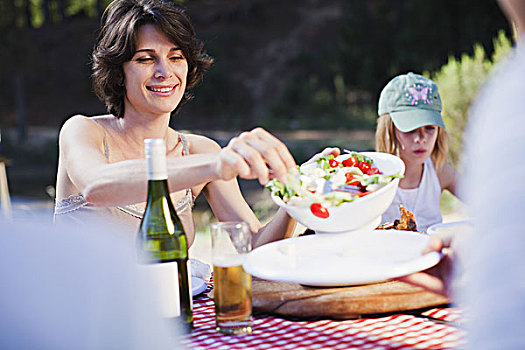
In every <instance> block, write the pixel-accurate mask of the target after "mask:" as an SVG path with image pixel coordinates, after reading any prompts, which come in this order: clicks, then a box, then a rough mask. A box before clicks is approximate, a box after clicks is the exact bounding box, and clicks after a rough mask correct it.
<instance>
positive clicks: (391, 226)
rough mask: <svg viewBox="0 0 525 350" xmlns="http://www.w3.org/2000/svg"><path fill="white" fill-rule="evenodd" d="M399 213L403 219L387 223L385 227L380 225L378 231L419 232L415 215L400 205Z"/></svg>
mask: <svg viewBox="0 0 525 350" xmlns="http://www.w3.org/2000/svg"><path fill="white" fill-rule="evenodd" d="M399 211H400V212H401V218H400V219H399V220H398V219H396V220H394V222H387V223H385V224H383V225H379V226H378V227H377V230H403V231H416V232H421V233H423V231H418V229H417V224H416V219H415V218H414V213H412V212H411V211H410V210H408V209H407V208H405V207H404V206H403V204H400V205H399Z"/></svg>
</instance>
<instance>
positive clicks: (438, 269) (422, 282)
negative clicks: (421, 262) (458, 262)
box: [396, 233, 454, 297]
mask: <svg viewBox="0 0 525 350" xmlns="http://www.w3.org/2000/svg"><path fill="white" fill-rule="evenodd" d="M452 241H453V234H452V233H447V234H441V235H440V234H435V235H432V236H431V237H430V241H429V243H428V245H427V246H426V248H425V249H424V251H423V254H426V253H430V252H442V254H443V257H442V259H441V261H440V262H439V263H438V264H437V265H436V266H434V267H431V268H430V269H428V270H425V271H423V272H418V273H414V274H411V275H408V276H403V277H399V278H396V280H398V281H402V282H406V283H410V284H413V285H415V286H418V287H422V288H425V289H426V290H428V291H430V292H433V293H436V294H439V295H443V296H446V297H448V296H449V288H450V284H451V281H452V269H453V267H454V256H453V250H452V249H451V248H450V247H451V245H452Z"/></svg>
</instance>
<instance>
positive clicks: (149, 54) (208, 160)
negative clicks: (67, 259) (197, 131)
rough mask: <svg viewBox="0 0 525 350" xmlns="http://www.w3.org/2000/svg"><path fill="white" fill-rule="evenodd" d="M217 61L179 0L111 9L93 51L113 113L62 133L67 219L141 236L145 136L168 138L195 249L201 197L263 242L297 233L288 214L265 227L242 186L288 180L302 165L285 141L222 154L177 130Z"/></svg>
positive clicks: (242, 144)
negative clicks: (104, 223)
mask: <svg viewBox="0 0 525 350" xmlns="http://www.w3.org/2000/svg"><path fill="white" fill-rule="evenodd" d="M211 63H212V59H211V58H210V57H209V56H208V55H206V53H205V52H204V51H203V49H202V43H201V42H200V41H199V40H198V39H197V38H196V37H195V34H194V30H193V27H192V24H191V22H190V21H189V19H188V17H187V16H186V15H185V13H184V11H183V10H181V9H180V8H178V7H176V6H175V5H174V4H173V2H168V1H162V0H116V1H114V2H112V3H111V4H110V5H109V6H108V8H107V9H106V11H105V13H104V15H103V18H102V27H101V30H100V33H99V36H98V38H97V42H96V45H95V48H94V51H93V86H94V90H95V92H96V94H97V96H98V97H99V98H100V99H101V100H102V101H103V102H104V103H105V104H106V106H107V109H108V111H109V114H107V115H101V116H94V117H86V116H81V115H76V116H73V117H72V118H70V119H69V120H67V121H66V123H64V125H63V127H62V129H61V131H60V137H59V148H60V155H59V164H58V173H57V194H56V200H57V201H56V207H55V221H56V222H57V223H59V222H61V221H66V222H67V221H76V222H80V223H85V222H86V221H89V220H92V219H99V218H100V217H101V216H102V217H103V218H105V219H107V220H111V221H114V222H117V223H119V224H120V225H121V227H123V228H124V229H126V230H127V231H129V232H130V233H136V232H137V230H138V226H139V223H140V219H141V216H142V213H143V211H144V204H145V203H144V201H145V199H146V192H147V183H146V161H145V159H144V139H145V138H163V139H164V140H165V143H166V146H167V151H166V155H167V159H168V183H169V188H170V191H172V193H171V197H172V200H173V202H174V203H175V207H176V210H177V212H178V214H179V216H180V218H181V221H182V223H183V226H184V228H185V231H186V234H187V237H188V242H189V244H190V245H191V244H192V243H193V241H194V238H195V225H194V221H193V217H192V204H193V202H194V199H195V197H196V196H197V195H199V194H200V193H201V192H203V193H204V195H205V196H206V198H207V200H208V203H209V205H210V207H211V209H212V210H213V212H214V214H215V216H216V217H217V219H218V220H220V221H246V222H248V223H249V225H250V227H251V229H252V231H253V233H254V237H253V239H254V240H253V242H254V245H255V246H257V245H261V244H264V243H267V242H270V241H274V240H277V239H280V238H282V237H283V236H284V235H285V234H287V233H289V232H290V231H291V230H293V229H294V227H295V222H294V221H293V220H292V219H291V218H290V217H289V216H288V215H287V214H286V213H285V212H284V211H282V210H280V211H279V212H278V213H277V214H276V216H275V217H274V218H273V220H272V221H271V222H269V223H268V224H267V225H266V226H264V227H263V226H262V225H261V223H260V222H259V220H258V219H257V218H256V216H255V215H254V213H253V212H252V210H251V209H250V208H249V206H248V204H247V203H246V201H245V200H244V198H243V197H242V194H241V192H240V189H239V186H238V183H237V180H236V177H237V176H240V177H242V178H245V179H258V180H259V182H260V183H261V184H265V183H266V182H267V181H268V179H269V176H270V173H272V174H274V176H276V177H278V178H281V179H282V178H283V177H284V175H285V174H286V173H287V172H288V171H289V170H291V169H294V168H295V167H296V164H295V161H294V159H293V157H292V156H291V154H290V152H289V151H288V149H287V148H286V146H285V145H284V144H283V143H282V142H281V141H279V140H278V139H277V138H275V137H274V136H273V135H271V134H270V133H268V132H267V131H265V130H263V129H261V128H256V129H254V130H252V131H249V132H243V133H241V134H240V135H239V136H238V137H234V138H233V139H232V140H231V141H230V142H229V144H228V145H227V146H226V147H224V148H221V147H220V146H219V145H218V144H217V143H215V142H214V141H212V140H211V139H209V138H207V137H204V136H199V135H192V134H183V133H180V132H178V131H176V130H174V129H172V128H171V127H170V126H169V123H170V118H171V116H172V115H175V114H176V112H177V111H178V110H179V108H180V107H181V105H182V104H183V103H185V102H186V101H187V100H188V99H190V97H191V94H190V90H191V88H193V87H194V86H195V85H196V84H197V83H198V82H199V81H200V80H201V79H202V77H203V74H204V72H205V71H206V69H207V68H208V67H209V66H210V65H211ZM270 170H271V172H270Z"/></svg>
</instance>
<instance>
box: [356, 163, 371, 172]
mask: <svg viewBox="0 0 525 350" xmlns="http://www.w3.org/2000/svg"><path fill="white" fill-rule="evenodd" d="M357 167H358V168H359V169H361V171H362V172H363V174H366V173H367V171H368V170H370V164H369V163H367V162H359V164H357Z"/></svg>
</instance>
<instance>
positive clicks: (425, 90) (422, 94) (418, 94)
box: [406, 84, 432, 106]
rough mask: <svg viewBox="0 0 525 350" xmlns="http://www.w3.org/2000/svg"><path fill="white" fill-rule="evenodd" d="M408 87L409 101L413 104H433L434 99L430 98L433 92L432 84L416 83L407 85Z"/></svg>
mask: <svg viewBox="0 0 525 350" xmlns="http://www.w3.org/2000/svg"><path fill="white" fill-rule="evenodd" d="M406 89H407V90H408V93H406V96H407V98H408V102H410V104H411V105H412V106H414V105H419V104H420V103H422V104H426V105H427V104H428V105H431V104H432V101H430V100H429V99H428V97H429V95H431V94H432V88H431V87H430V86H425V85H422V84H414V85H412V86H407V87H406Z"/></svg>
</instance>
